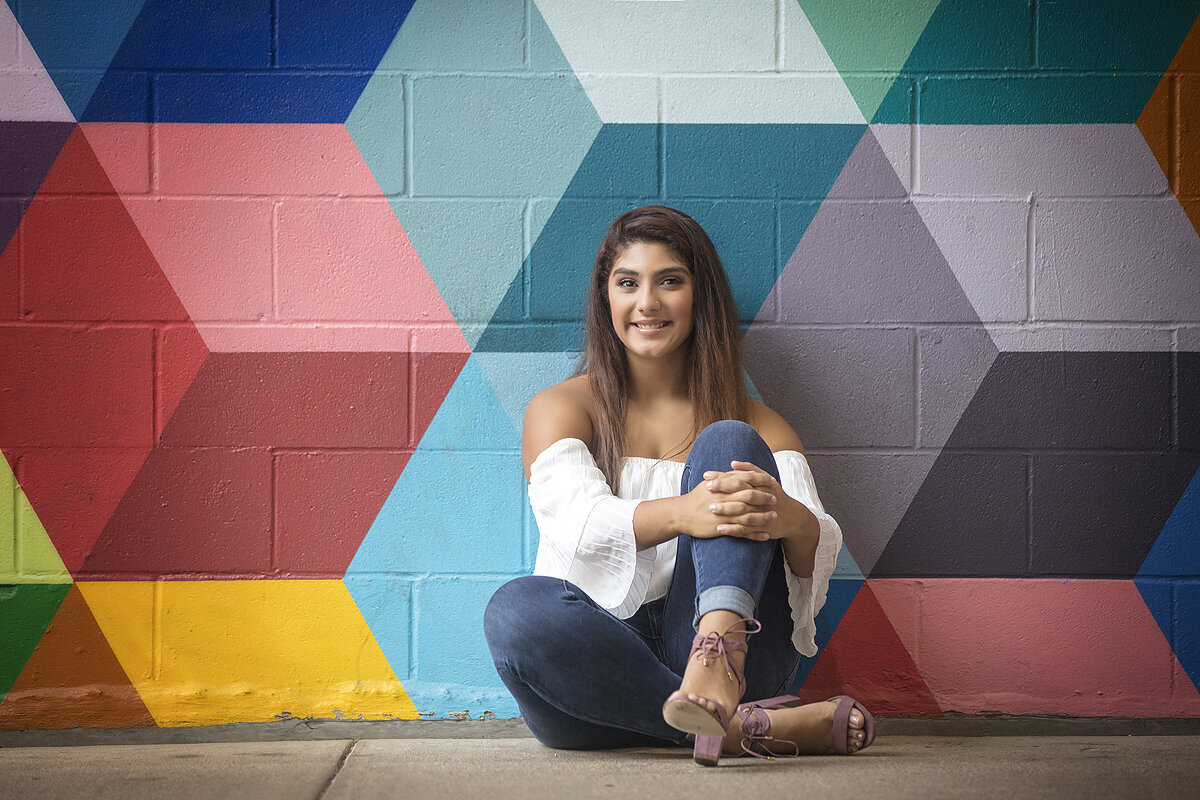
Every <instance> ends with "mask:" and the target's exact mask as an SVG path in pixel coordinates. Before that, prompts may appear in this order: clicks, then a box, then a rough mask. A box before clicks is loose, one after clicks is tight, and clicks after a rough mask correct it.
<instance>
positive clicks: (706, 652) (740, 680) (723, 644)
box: [688, 617, 762, 696]
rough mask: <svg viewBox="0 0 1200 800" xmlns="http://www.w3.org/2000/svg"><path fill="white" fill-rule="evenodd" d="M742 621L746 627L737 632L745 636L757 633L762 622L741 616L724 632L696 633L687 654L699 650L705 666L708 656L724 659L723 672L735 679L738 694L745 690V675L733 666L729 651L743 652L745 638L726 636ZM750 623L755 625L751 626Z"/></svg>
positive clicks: (760, 628)
mask: <svg viewBox="0 0 1200 800" xmlns="http://www.w3.org/2000/svg"><path fill="white" fill-rule="evenodd" d="M743 622H745V623H747V624H746V627H745V629H744V630H742V631H738V633H744V634H745V635H746V637H747V638H749V636H750V634H752V633H758V632H759V631H761V630H762V623H760V622H759V621H758V620H756V619H751V618H750V617H743V618H742V619H739V620H738V621H737V622H735V623H733V624H732V625H730V626H729V627H728V628H726V629H725V632H724V633H717V632H716V631H713V632H712V633H709V634H700V633H697V634H696V636H695V637H694V638H693V639H692V652H691V653H689V654H688V658H691V657H692V656H694V655H696V652H697V651H699V653H700V658H701V659H703V661H704V666H706V667H707V666H708V660H709V659H710V658H711V659H713V660H716V659H717V658H720V659H721V660H722V661H724V662H725V674H726V675H728V676H729V680H731V681H737V685H738V694H739V696H740V695H741V694H742V693H744V692H745V691H746V677H745V675H743V674H742V670H740V669H738V668H737V667H735V666H734V665H733V662H732V661H730V660H729V653H730V651H733V652H740V653H745V652H747V650H748V648H747V646H746V642H745V640H742V639H735V638H726V637H728V636H729V634H730V633H732V632H733V629H734V628H735V627H737V626H738V625H741V624H742V623H743ZM751 625H754V626H755V627H753V628H751V627H750V626H751Z"/></svg>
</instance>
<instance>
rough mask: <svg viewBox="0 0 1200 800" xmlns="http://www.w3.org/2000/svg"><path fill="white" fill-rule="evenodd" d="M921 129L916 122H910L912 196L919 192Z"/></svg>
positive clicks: (909, 156)
mask: <svg viewBox="0 0 1200 800" xmlns="http://www.w3.org/2000/svg"><path fill="white" fill-rule="evenodd" d="M920 135H921V129H920V127H919V126H918V125H917V124H916V123H915V122H911V121H910V122H909V124H908V196H909V197H912V196H913V195H915V194H917V166H918V160H919V158H920V156H918V155H917V152H918V149H919V148H920V144H921V140H920Z"/></svg>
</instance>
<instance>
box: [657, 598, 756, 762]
mask: <svg viewBox="0 0 1200 800" xmlns="http://www.w3.org/2000/svg"><path fill="white" fill-rule="evenodd" d="M743 622H744V623H747V624H746V629H745V631H742V632H744V633H745V634H746V636H749V635H750V634H752V633H758V632H759V631H761V630H762V625H761V624H760V623H759V622H758V620H756V619H749V618H744V619H740V620H738V621H737V622H735V623H733V625H730V626H729V627H728V628H727V629H726V630H725V633H717V632H715V631H714V632H712V633H710V634H707V635H701V634H699V633H698V634H696V636H695V638H694V639H692V650H691V652H690V653H689V654H688V660H689V661H690V660H691V659H692V658H693V657H694V656H696V654H697V653H699V656H700V658H701V659H703V661H704V666H706V667H707V666H708V660H709V659H710V658H711V659H714V660H715V659H717V658H718V657H719V658H721V659H722V660H723V661H724V662H725V674H726V675H728V676H729V680H731V681H736V682H737V685H738V697H739V698H740V697H741V696H742V694H743V693H744V692H745V691H746V678H745V676H744V675H743V674H742V670H740V669H738V668H737V667H735V666H734V665H733V662H732V661H730V660H729V653H730V651H733V652H742V653H744V652H746V650H747V648H746V643H745V642H744V641H739V640H738V639H732V638H730V639H726V638H725V637H726V636H728V635H729V633H730V632H731V631H732V630H733V629H734V627H736V626H737V625H740V624H742V623H743ZM751 624H753V625H754V626H756V627H754V628H751ZM679 694H681V693H680V692H679V691H678V690H677V691H675V692H672V693H671V696H670V697H668V698H667V701H666V702H665V703H663V707H662V715H663V719H664V720H665V721H666V723H667V724H668V725H670V726H671V727H672V728H674V729H675V730H679V731H683V732H684V733H694V734H695V735H696V746H695V749H694V750H693V756H694V758H695V759H696V762H697V763H699V764H704V765H705V766H716V764H717V760H718V759H720V757H721V742H722V741H723V740H724V738H725V731H726V729H727V728H728V727H729V717H730V713H729V712H728V711H726V710H725V707H724V706H723V705H721V704H720V703H718V702H717V701H716V700H713V699H711V698H708V697H705V698H704V699H705V700H707V701H708V702H710V703H712V704H713V705H714V706H716V712H712V711H709V710H708V709H707V708H705V707H704V706H702V705H700V704H699V703H697V702H696V701H695V700H690V699H688V698H687V697H686V696H679V697H676V695H679Z"/></svg>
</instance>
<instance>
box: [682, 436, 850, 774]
mask: <svg viewBox="0 0 1200 800" xmlns="http://www.w3.org/2000/svg"><path fill="white" fill-rule="evenodd" d="M730 461H749V462H751V463H753V464H754V465H755V466H758V467H760V468H761V469H763V470H765V471H766V472H768V473H770V474H771V475H773V476H774V477H775V479H776V480H779V471H778V467H777V466H776V464H775V457H774V456H773V455H772V454H771V452H770V449H769V447H768V446H767V444H766V442H764V441H763V440H762V438H761V437H760V436H759V435H758V433H757V432H756V431H754V429H753V428H751V427H750V426H749V425H746V424H745V423H741V422H736V421H731V420H725V421H722V422H718V423H714V425H710V426H709V427H708V428H705V429H704V431H702V432H701V435H700V436H699V437H697V439H696V443H695V444H694V445H693V446H692V452H691V454H689V456H688V463H687V466H686V467H685V468H684V474H683V479H682V485H681V486H680V491H681V492H684V493H686V492H690V491H691V490H692V489H694V488H695V487H696V486H698V485H699V484H700V482H701V481H702V480H704V473H705V472H707V471H709V470H715V471H718V472H728V471H729V470H730V469H731V467H730V465H729V462H730ZM764 563H765V564H766V565H767V566H766V567H765V570H763V564H764ZM786 568H787V567H786V565H785V562H784V558H783V548H782V547H781V546H780V544H779V542H777V541H770V542H754V541H750V540H747V539H740V538H735V537H732V536H720V537H717V538H715V539H693V538H692V537H690V536H681V537H679V548H678V555H677V556H676V563H675V574H674V577H673V578H672V582H671V589H670V592H669V594H668V595H667V605H666V609H665V612H664V621H663V643H664V648H665V650H666V657H667V665H668V666H669V667H670V668H671V669H672V670H674V671H676V672H679V673H681V674H683V675H684V682H683V686H684V688H685V689H686V690H687V691H689V692H690V691H694V692H695V693H696V694H699V695H702V696H705V697H712V696H714V695H717V694H720V692H721V691H724V692H725V693H726V695H728V693H729V687H728V683H725V684H724V686H721V683H720V681H719V676H718V683H717V684H715V685H717V686H721V689H720V690H717V691H713V690H711V689H709V688H707V687H706V684H705V678H706V677H707V678H711V675H705V674H704V673H703V672H702V671H701V670H699V669H698V668H697V667H698V666H699V665H698V664H696V663H693V662H690V661H689V660H688V657H689V653H690V651H691V644H692V637H693V635H694V631H695V626H696V624H697V619H698V618H699V628H700V631H701V632H707V630H706V626H705V625H704V620H707V619H708V618H709V615H714V616H715V615H716V614H721V613H723V612H724V613H726V614H728V613H730V612H732V614H736V615H738V616H744V617H755V618H757V619H758V621H759V622H760V623H761V624H762V631H761V632H760V633H758V634H757V635H755V636H754V637H753V639H752V640H751V641H750V643H749V645H750V646H749V652H748V654H747V656H746V659H745V677H746V692H745V695H744V696H743V700H744V701H746V702H750V701H754V700H762V699H765V698H768V697H775V696H777V695H780V694H783V693H784V692H786V691H787V689H788V687H789V686H790V685H791V682H792V680H793V678H794V677H795V674H796V667H797V666H798V665H799V663H800V654H799V653H797V652H796V649H795V647H794V646H793V645H792V629H793V622H792V614H791V605H790V604H789V602H788V588H787V579H786V577H785V574H784V570H785V569H786ZM759 570H763V571H761V572H760V571H759ZM730 586H732V587H736V589H737V591H730V590H729V589H728V588H725V587H730ZM742 593H744V595H745V596H743V594H742ZM751 599H752V600H753V605H750V600H751ZM725 606H729V608H723V607H725ZM709 629H718V631H720V630H723V628H721V627H720V626H709ZM733 656H735V657H739V656H740V654H736V653H735V654H733ZM713 685H714V684H713V683H712V681H711V680H710V681H709V682H708V684H707V686H713ZM834 706H835V704H833V703H810V704H808V705H805V706H800V707H798V708H784V709H772V710H769V711H767V712H766V713H767V716H768V718H769V719H770V731H769V732H770V734H771V735H773V736H776V737H777V738H783V739H787V740H789V741H792V742H795V743H796V745H797V747H798V748H799V751H800V752H801V753H827V752H833V744H832V738H831V735H830V734H831V730H832V724H833V710H834ZM726 708H727V710H729V711H730V712H732V710H733V709H732V708H730V707H729V706H728V705H727V706H726ZM863 724H864V722H863V718H862V715H861V714H859V713H858V711H857V710H855V711H854V712H852V713H851V715H850V726H849V730H848V731H847V737H846V744H847V746H848V748H849V750H850V751H851V752H854V751H856V750H858V749H859V747H861V745H862V743H863V740H864V739H863V736H864V734H863ZM729 731H730V732H729V735H728V736H727V737H726V741H725V751H726V752H740V749H741V747H740V742H741V741H742V735H741V731H740V728H739V723H738V721H737V720H736V719H734V720H733V721H732V722H731V725H730V728H729ZM781 749H786V748H781Z"/></svg>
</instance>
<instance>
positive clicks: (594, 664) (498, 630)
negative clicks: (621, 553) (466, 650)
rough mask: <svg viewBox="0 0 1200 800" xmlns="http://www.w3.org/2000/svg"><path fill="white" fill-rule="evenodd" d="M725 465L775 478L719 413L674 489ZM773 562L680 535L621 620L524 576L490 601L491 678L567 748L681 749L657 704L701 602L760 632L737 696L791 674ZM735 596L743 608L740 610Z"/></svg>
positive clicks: (763, 456)
mask: <svg viewBox="0 0 1200 800" xmlns="http://www.w3.org/2000/svg"><path fill="white" fill-rule="evenodd" d="M735 460H736V461H749V462H751V463H753V464H755V465H756V466H758V467H760V468H761V469H763V470H765V471H767V472H769V473H771V474H772V475H774V476H775V479H776V480H778V479H779V468H778V467H777V466H776V465H775V457H774V456H773V455H772V454H771V450H770V448H769V447H768V446H767V444H766V442H764V441H763V440H762V437H760V436H759V435H758V433H757V432H756V431H755V430H754V428H752V427H750V426H749V425H747V424H746V423H744V422H739V421H736V420H722V421H720V422H715V423H713V424H712V425H709V426H708V427H707V428H705V429H704V430H703V431H701V433H700V435H699V436H698V437H697V438H696V441H695V443H694V444H693V445H692V450H691V453H689V455H688V459H687V462H686V464H685V466H684V468H683V479H682V481H681V485H680V492H681V493H683V494H686V493H687V492H690V491H691V490H692V489H694V488H695V487H696V486H698V485H699V484H700V483H701V482H702V481H703V480H704V473H705V472H707V471H709V470H716V471H719V472H728V471H729V470H730V469H731V467H730V465H729V462H730V461H735ZM784 569H785V567H784V561H783V550H782V547H781V545H780V543H779V542H778V541H777V540H771V541H766V542H756V541H750V540H748V539H741V538H736V537H732V536H719V537H717V538H715V539H694V538H692V537H691V536H686V535H684V536H680V537H679V539H678V555H677V556H676V561H675V572H674V575H673V576H672V578H671V586H670V589H669V590H668V591H667V595H666V597H663V598H660V599H658V600H654V601H651V602H649V603H646V604H644V605H642V607H641V608H639V609H638V610H637V612H636V613H635V614H634V615H633V616H632V617H630V618H629V619H625V620H622V619H617V618H616V617H615V616H613V615H612V614H611V613H609V612H608V611H605V610H604V609H603V608H601V607H600V606H598V605H596V603H595V602H594V601H593V600H592V599H591V598H590V597H588V596H587V595H586V594H585V593H584V592H583V591H582V590H581V589H580V588H579V587H577V586H575V585H574V584H572V583H570V582H568V581H566V580H563V579H561V578H550V577H545V576H527V577H524V578H517V579H515V580H512V581H509V582H508V583H506V584H504V585H503V586H501V587H500V588H499V589H498V590H497V591H496V594H495V595H493V596H492V599H491V601H490V602H489V603H488V607H487V610H486V612H485V613H484V618H483V628H484V635H485V636H486V637H487V642H488V647H489V648H490V649H491V652H492V660H493V661H494V662H495V665H496V670H497V672H499V673H500V679H501V680H502V681H504V685H505V686H507V687H508V690H509V691H510V692H512V695H513V697H514V698H515V699H516V701H517V706H518V707H519V708H520V709H521V716H522V717H523V718H524V720H525V723H526V724H527V725H528V726H529V729H530V730H531V731H532V732H533V735H534V736H536V737H537V739H538V740H539V741H540V742H542V744H545V745H548V746H550V747H558V748H567V749H572V750H591V749H600V748H612V747H646V746H649V747H661V746H664V745H671V744H678V745H686V744H689V743H690V741H691V738H692V737H691V736H690V735H689V734H685V733H682V732H681V731H677V730H675V729H674V728H672V727H671V726H670V725H668V724H667V723H666V722H664V721H663V718H662V710H661V709H662V704H663V701H664V700H666V699H667V695H669V694H670V693H671V692H673V691H674V690H676V689H678V688H679V683H680V681H681V680H682V675H683V671H684V668H685V667H686V666H687V660H688V656H689V654H690V652H691V646H692V638H693V637H694V636H695V633H696V628H695V623H696V620H697V619H698V616H697V615H698V613H701V610H702V609H703V613H707V611H711V610H713V609H715V608H728V610H731V611H734V612H736V613H739V614H743V615H744V616H757V618H758V620H759V621H760V622H761V623H762V632H761V633H758V634H755V635H754V636H752V637H750V650H749V653H748V654H747V657H746V668H745V674H746V694H745V695H744V699H746V700H761V699H763V698H766V697H774V696H776V695H778V694H781V693H783V692H784V691H786V689H787V687H788V686H789V685H790V684H791V682H792V679H793V678H794V677H795V674H796V667H797V666H798V665H799V663H800V654H799V653H797V652H796V649H795V648H794V647H793V646H792V616H791V607H790V606H789V605H788V590H787V581H786V580H785V578H784V572H783V570H784ZM746 598H749V601H750V605H749V606H744V605H742V603H743V602H744V601H745V599H746ZM702 603H703V605H702ZM723 603H725V604H723ZM729 606H734V607H729ZM748 611H751V612H753V611H756V612H757V613H756V614H755V613H747V612H748Z"/></svg>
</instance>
